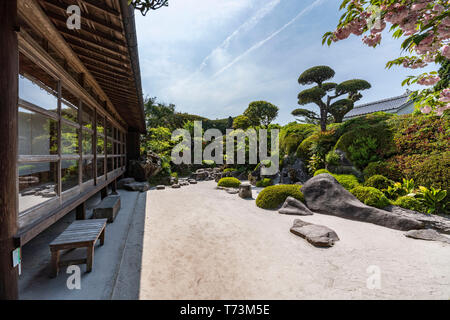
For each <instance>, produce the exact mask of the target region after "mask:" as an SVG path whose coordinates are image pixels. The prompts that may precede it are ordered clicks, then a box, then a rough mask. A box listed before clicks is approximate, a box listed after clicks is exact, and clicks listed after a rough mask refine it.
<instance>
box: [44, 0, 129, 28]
mask: <svg viewBox="0 0 450 320" xmlns="http://www.w3.org/2000/svg"><path fill="white" fill-rule="evenodd" d="M41 2H43V3H45V5H49V6H52V7H54V8H58V9H61V10H63V11H64V12H66V10H67V5H66V6H65V5H63V4H61V2H59V1H57V0H41ZM81 17H82V20H87V21H89V22H92V23H93V24H96V25H99V26H100V27H103V28H105V29H110V30H111V31H115V32H119V33H120V34H122V32H123V30H122V27H118V26H116V25H115V24H113V23H111V22H109V21H107V20H105V19H102V18H101V17H99V16H96V15H92V14H89V13H87V12H82V13H81Z"/></svg>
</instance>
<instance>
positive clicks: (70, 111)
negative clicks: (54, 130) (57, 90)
mask: <svg viewBox="0 0 450 320" xmlns="http://www.w3.org/2000/svg"><path fill="white" fill-rule="evenodd" d="M61 116H62V117H63V118H65V119H67V120H71V121H73V122H76V123H78V109H76V108H74V107H73V106H71V105H69V104H67V103H65V102H63V101H61Z"/></svg>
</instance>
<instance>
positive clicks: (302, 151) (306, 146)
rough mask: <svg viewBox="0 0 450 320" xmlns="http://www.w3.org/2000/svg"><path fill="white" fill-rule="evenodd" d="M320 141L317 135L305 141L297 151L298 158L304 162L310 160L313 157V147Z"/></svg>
mask: <svg viewBox="0 0 450 320" xmlns="http://www.w3.org/2000/svg"><path fill="white" fill-rule="evenodd" d="M318 139H319V137H318V136H317V135H316V134H313V135H310V136H309V137H308V138H306V139H305V140H303V141H302V142H301V143H300V145H299V146H298V148H297V151H296V154H297V157H298V158H300V159H302V160H303V161H307V160H309V158H310V157H311V155H312V152H311V146H312V145H313V143H314V142H315V141H317V140H318Z"/></svg>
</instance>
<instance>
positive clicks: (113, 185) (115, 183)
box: [111, 179, 118, 195]
mask: <svg viewBox="0 0 450 320" xmlns="http://www.w3.org/2000/svg"><path fill="white" fill-rule="evenodd" d="M111 191H112V192H111V194H114V195H118V193H117V179H114V180H113V181H112V182H111Z"/></svg>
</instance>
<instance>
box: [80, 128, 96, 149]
mask: <svg viewBox="0 0 450 320" xmlns="http://www.w3.org/2000/svg"><path fill="white" fill-rule="evenodd" d="M93 139H94V137H93V136H92V135H91V134H90V133H89V132H86V131H83V154H92V141H93Z"/></svg>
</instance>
